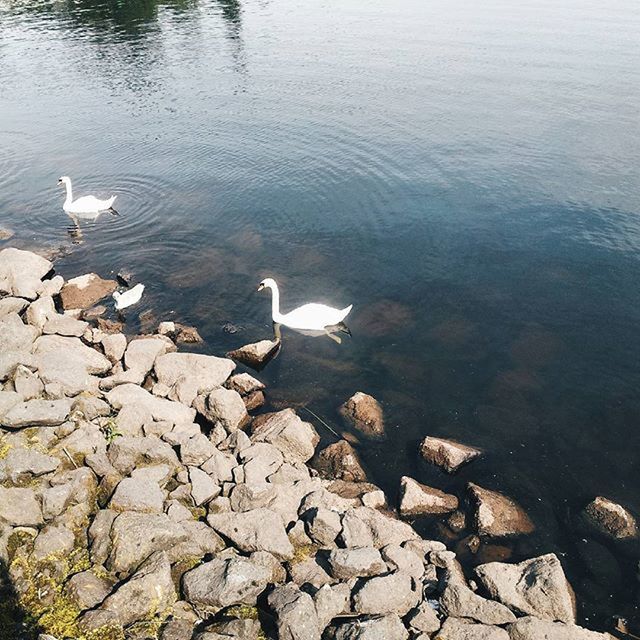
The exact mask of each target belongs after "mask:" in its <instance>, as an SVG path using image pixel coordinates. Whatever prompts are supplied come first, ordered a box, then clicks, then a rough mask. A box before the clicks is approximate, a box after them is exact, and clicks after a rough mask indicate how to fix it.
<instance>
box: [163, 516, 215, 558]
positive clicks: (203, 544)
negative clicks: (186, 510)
mask: <svg viewBox="0 0 640 640" xmlns="http://www.w3.org/2000/svg"><path fill="white" fill-rule="evenodd" d="M193 517H194V516H193V515H192V516H191V518H190V519H189V520H185V521H184V522H182V523H181V525H182V529H183V530H184V532H185V534H186V535H187V540H186V541H185V542H182V543H180V544H178V545H176V546H174V547H172V548H171V549H170V550H169V551H168V552H167V553H168V554H169V555H170V559H171V561H172V562H176V561H181V560H184V559H185V558H186V559H187V561H191V562H192V561H193V558H202V557H204V556H206V555H211V554H217V553H218V552H220V551H222V550H223V549H224V548H225V547H226V546H227V545H226V544H225V542H224V540H223V539H222V538H221V537H220V536H219V535H218V534H217V533H216V532H215V531H214V530H213V529H212V528H211V527H210V526H209V525H208V524H207V523H206V522H200V521H199V520H194V519H193ZM191 566H193V565H191ZM188 568H191V567H188Z"/></svg>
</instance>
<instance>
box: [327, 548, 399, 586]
mask: <svg viewBox="0 0 640 640" xmlns="http://www.w3.org/2000/svg"><path fill="white" fill-rule="evenodd" d="M329 567H330V571H331V575H332V576H333V577H334V578H337V579H338V580H350V579H351V578H367V577H373V576H377V575H380V574H382V573H385V572H386V571H387V565H386V563H385V562H384V560H383V559H382V556H381V555H380V552H379V551H378V550H377V549H374V548H373V547H359V548H356V549H333V550H332V551H331V553H330V554H329Z"/></svg>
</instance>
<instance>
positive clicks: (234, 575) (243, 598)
mask: <svg viewBox="0 0 640 640" xmlns="http://www.w3.org/2000/svg"><path fill="white" fill-rule="evenodd" d="M270 577H271V572H270V571H269V570H268V569H267V568H265V567H263V566H261V565H259V564H255V563H253V562H251V561H249V560H247V559H246V558H240V557H231V558H226V559H225V558H214V559H213V560H211V561H209V562H205V563H204V564H201V565H200V566H198V567H196V568H195V569H192V570H191V571H187V573H185V574H184V576H183V577H182V588H183V590H184V594H185V597H186V599H187V600H188V601H189V602H191V603H192V604H193V605H195V606H196V608H197V609H198V610H201V611H203V612H207V613H217V612H218V611H219V610H220V609H223V608H224V607H228V606H231V605H236V604H245V605H255V603H256V599H257V597H258V595H260V593H262V591H264V589H265V588H266V586H267V584H268V582H269V578H270Z"/></svg>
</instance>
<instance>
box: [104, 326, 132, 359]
mask: <svg viewBox="0 0 640 640" xmlns="http://www.w3.org/2000/svg"><path fill="white" fill-rule="evenodd" d="M100 343H101V344H102V348H103V349H104V355H105V356H107V358H109V362H112V363H113V364H115V363H116V362H119V361H120V360H122V356H123V355H124V351H125V349H126V348H127V339H126V337H125V336H124V335H123V334H122V333H108V334H107V335H105V336H104V337H103V338H102V340H101V341H100Z"/></svg>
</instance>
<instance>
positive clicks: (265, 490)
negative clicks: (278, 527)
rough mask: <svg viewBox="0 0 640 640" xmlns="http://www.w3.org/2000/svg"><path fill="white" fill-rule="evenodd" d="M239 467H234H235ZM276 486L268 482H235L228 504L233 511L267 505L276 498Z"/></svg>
mask: <svg viewBox="0 0 640 640" xmlns="http://www.w3.org/2000/svg"><path fill="white" fill-rule="evenodd" d="M238 468H241V467H236V469H238ZM276 492H277V488H276V487H274V486H273V485H272V484H269V483H268V482H260V483H256V484H251V485H249V484H245V483H241V484H236V486H235V487H234V488H233V489H232V491H231V495H230V496H229V498H230V500H229V504H230V505H231V509H232V510H233V511H237V512H242V511H251V510H252V509H259V508H261V507H269V506H270V505H271V504H272V503H273V501H274V500H275V498H276Z"/></svg>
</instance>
